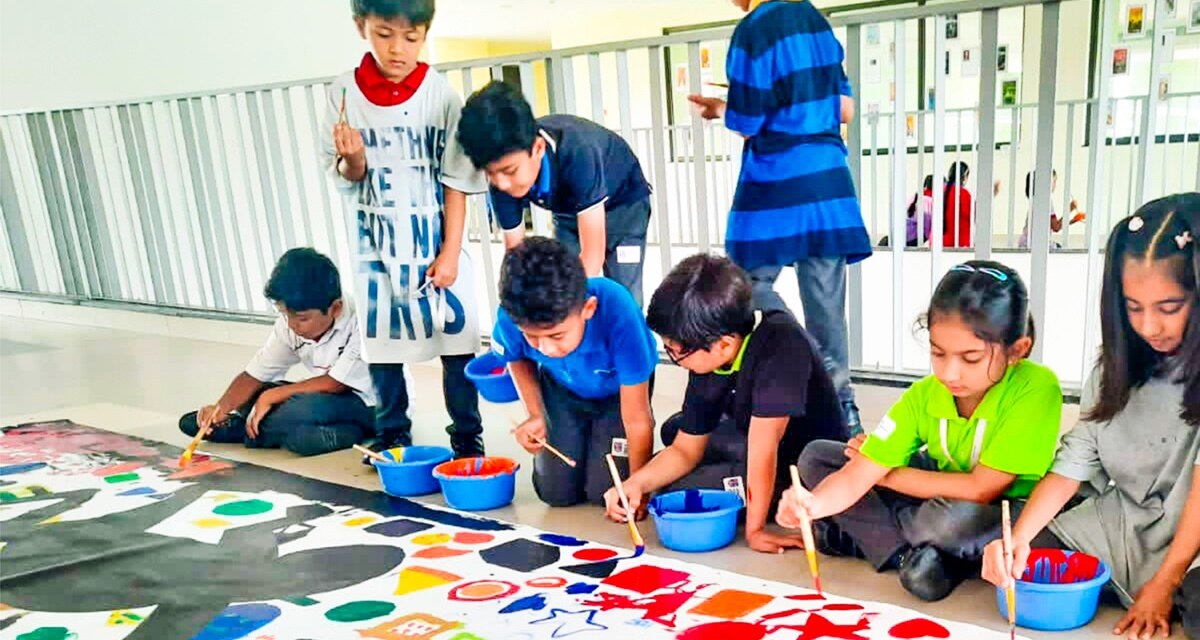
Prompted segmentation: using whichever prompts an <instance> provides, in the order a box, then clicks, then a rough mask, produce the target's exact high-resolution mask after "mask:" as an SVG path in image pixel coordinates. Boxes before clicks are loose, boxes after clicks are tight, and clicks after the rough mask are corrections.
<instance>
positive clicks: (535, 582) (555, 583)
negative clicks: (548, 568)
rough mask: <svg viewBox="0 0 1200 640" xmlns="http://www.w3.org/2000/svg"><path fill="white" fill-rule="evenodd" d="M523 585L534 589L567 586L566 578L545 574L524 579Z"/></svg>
mask: <svg viewBox="0 0 1200 640" xmlns="http://www.w3.org/2000/svg"><path fill="white" fill-rule="evenodd" d="M525 586H527V587H533V588H535V589H557V588H559V587H565V586H567V579H566V578H560V577H558V576H547V577H544V578H533V579H530V580H526V581H525Z"/></svg>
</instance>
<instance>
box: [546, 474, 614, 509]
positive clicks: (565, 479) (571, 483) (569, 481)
mask: <svg viewBox="0 0 1200 640" xmlns="http://www.w3.org/2000/svg"><path fill="white" fill-rule="evenodd" d="M583 483H584V481H583V479H582V478H572V477H570V476H567V475H565V474H546V473H538V472H537V471H536V470H535V471H534V474H533V491H534V493H536V494H537V497H538V499H539V500H541V501H542V502H544V503H546V505H547V506H551V507H573V506H575V505H577V504H579V503H581V502H583V501H584V500H585V499H586V497H587V496H586V492H585V490H584V486H583ZM601 498H602V499H603V494H601Z"/></svg>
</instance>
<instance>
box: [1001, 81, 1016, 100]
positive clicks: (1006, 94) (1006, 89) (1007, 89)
mask: <svg viewBox="0 0 1200 640" xmlns="http://www.w3.org/2000/svg"><path fill="white" fill-rule="evenodd" d="M1000 104H1001V105H1003V106H1006V107H1015V106H1016V105H1017V81H1016V80H1005V81H1004V82H1001V83H1000Z"/></svg>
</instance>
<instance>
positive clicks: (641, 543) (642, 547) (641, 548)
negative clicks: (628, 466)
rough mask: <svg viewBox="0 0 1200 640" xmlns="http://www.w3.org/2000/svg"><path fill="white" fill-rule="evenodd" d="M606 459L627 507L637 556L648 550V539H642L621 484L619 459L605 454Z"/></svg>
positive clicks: (634, 553)
mask: <svg viewBox="0 0 1200 640" xmlns="http://www.w3.org/2000/svg"><path fill="white" fill-rule="evenodd" d="M604 460H605V461H606V462H608V472H609V473H611V474H612V480H613V488H615V489H616V490H617V497H618V498H620V499H621V506H622V507H624V508H625V518H626V521H627V522H628V523H629V535H630V536H632V537H633V556H631V557H633V558H636V557H638V556H640V555H642V554H643V553H645V552H646V541H645V540H642V534H641V532H639V531H638V528H637V522H636V520H637V518H635V517H634V513H633V509H630V508H629V496H627V495H625V488H624V487H622V486H621V474H620V473H619V472H618V471H617V461H616V460H614V459H613V457H612V454H611V453H609V454H605V456H604Z"/></svg>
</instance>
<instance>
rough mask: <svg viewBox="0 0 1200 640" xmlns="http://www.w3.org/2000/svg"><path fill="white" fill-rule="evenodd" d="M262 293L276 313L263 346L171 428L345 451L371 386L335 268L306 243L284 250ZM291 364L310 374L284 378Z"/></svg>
mask: <svg viewBox="0 0 1200 640" xmlns="http://www.w3.org/2000/svg"><path fill="white" fill-rule="evenodd" d="M263 294H264V295H265V296H266V297H267V298H268V299H269V300H271V301H272V302H273V303H275V307H276V308H277V309H279V313H280V317H279V319H278V320H276V321H275V326H274V328H273V329H272V330H271V335H270V336H268V337H267V342H266V344H265V345H263V347H262V349H260V350H259V351H258V353H257V354H255V356H254V359H252V360H251V361H250V363H249V364H247V365H246V369H245V371H243V372H242V373H239V374H238V375H237V377H235V378H234V379H233V382H231V383H230V384H229V388H227V389H226V390H225V393H224V394H223V395H222V396H221V398H220V399H219V400H217V402H216V403H214V404H210V405H207V406H205V407H203V408H202V409H200V410H199V411H193V412H191V413H188V414H186V415H184V416H183V417H182V418H180V420H179V429H180V430H181V431H183V432H184V433H186V434H187V435H189V436H195V435H196V433H197V432H198V431H199V430H200V429H208V428H209V427H212V430H211V431H210V432H209V434H208V436H207V437H208V439H209V440H212V441H213V442H244V443H245V444H246V446H247V447H261V448H278V447H284V448H286V449H288V450H289V451H292V452H294V453H297V454H300V455H302V456H311V455H317V454H321V453H328V452H330V451H337V450H338V449H345V448H348V447H349V446H351V445H353V444H356V443H358V442H360V441H361V440H362V439H363V438H365V437H367V436H368V435H370V433H371V432H372V431H373V429H374V406H375V391H374V389H373V387H372V386H371V375H370V372H369V370H368V368H367V364H366V363H365V362H363V360H362V358H361V357H360V356H359V352H360V344H359V337H358V324H357V321H356V319H355V317H354V310H353V309H352V308H350V307H349V306H348V305H346V304H344V303H343V301H342V287H341V282H340V279H339V277H338V270H337V267H335V266H334V265H333V262H332V261H330V260H329V258H327V257H325V256H324V255H321V254H320V253H318V252H317V251H315V250H314V249H310V248H307V247H305V248H298V249H291V250H289V251H288V252H287V253H284V254H283V256H282V257H281V258H280V259H279V262H278V263H276V265H275V269H274V270H273V271H272V272H271V277H270V279H269V280H268V281H267V286H266V287H265V288H264V289H263ZM297 363H303V364H304V366H305V367H306V368H307V369H308V370H309V371H311V372H312V373H314V374H316V375H315V377H312V378H309V379H307V380H304V381H303V382H296V383H289V382H286V381H285V380H284V376H286V375H287V372H288V370H289V369H291V368H292V365H294V364H297Z"/></svg>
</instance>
